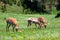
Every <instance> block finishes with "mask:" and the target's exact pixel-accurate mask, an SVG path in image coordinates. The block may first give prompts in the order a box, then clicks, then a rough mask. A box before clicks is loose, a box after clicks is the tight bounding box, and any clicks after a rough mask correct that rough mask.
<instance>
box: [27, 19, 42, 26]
mask: <svg viewBox="0 0 60 40" xmlns="http://www.w3.org/2000/svg"><path fill="white" fill-rule="evenodd" d="M27 21H28V25H27V27H28V26H31V25H32V23H34V24H35V26H36V27H37V24H38V26H39V27H40V26H41V25H40V22H39V21H38V19H37V18H28V20H27Z"/></svg>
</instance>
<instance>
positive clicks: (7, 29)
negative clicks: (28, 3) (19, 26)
mask: <svg viewBox="0 0 60 40" xmlns="http://www.w3.org/2000/svg"><path fill="white" fill-rule="evenodd" d="M10 25H11V24H8V23H7V26H6V31H9V27H10Z"/></svg>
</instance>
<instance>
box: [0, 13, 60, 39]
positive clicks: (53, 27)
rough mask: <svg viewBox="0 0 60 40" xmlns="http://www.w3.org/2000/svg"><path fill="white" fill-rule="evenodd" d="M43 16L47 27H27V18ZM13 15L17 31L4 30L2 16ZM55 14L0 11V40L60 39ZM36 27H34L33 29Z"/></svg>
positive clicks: (58, 24)
mask: <svg viewBox="0 0 60 40" xmlns="http://www.w3.org/2000/svg"><path fill="white" fill-rule="evenodd" d="M39 16H43V17H44V18H45V19H46V21H47V28H46V29H45V28H42V29H38V28H36V27H35V26H34V24H33V25H32V26H31V27H28V28H27V18H30V17H34V18H37V17H39ZM9 17H14V18H16V19H17V20H18V24H19V31H18V32H12V27H10V30H9V32H6V22H5V20H4V18H9ZM54 17H55V15H47V14H44V15H40V14H17V13H0V40H60V18H57V19H55V18H54ZM35 28H36V29H35ZM21 31H22V32H21Z"/></svg>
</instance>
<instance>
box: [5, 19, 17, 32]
mask: <svg viewBox="0 0 60 40" xmlns="http://www.w3.org/2000/svg"><path fill="white" fill-rule="evenodd" d="M6 24H7V25H6V31H9V27H10V26H12V28H13V32H14V29H15V30H16V32H17V31H18V24H17V20H16V19H15V18H8V19H6Z"/></svg>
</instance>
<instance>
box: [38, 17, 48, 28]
mask: <svg viewBox="0 0 60 40" xmlns="http://www.w3.org/2000/svg"><path fill="white" fill-rule="evenodd" d="M38 20H39V21H40V23H41V27H42V26H44V27H45V28H46V26H47V22H46V20H45V19H44V17H42V16H41V17H39V18H38Z"/></svg>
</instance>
